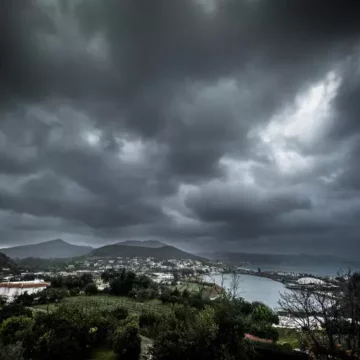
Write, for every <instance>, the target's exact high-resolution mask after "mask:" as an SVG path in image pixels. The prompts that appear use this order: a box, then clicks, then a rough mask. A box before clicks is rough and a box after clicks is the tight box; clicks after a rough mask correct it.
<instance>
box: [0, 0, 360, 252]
mask: <svg viewBox="0 0 360 360" xmlns="http://www.w3.org/2000/svg"><path fill="white" fill-rule="evenodd" d="M359 19H360V3H359V1H356V0H355V1H350V0H291V1H289V0H106V1H101V0H69V1H65V0H62V1H61V0H32V1H30V0H29V1H24V0H11V1H9V0H0V246H13V245H18V244H25V243H32V242H39V241H44V240H49V239H52V238H55V237H60V238H62V239H64V240H67V241H70V242H72V243H78V244H85V243H87V244H90V245H94V246H96V245H97V246H98V245H101V244H107V243H114V242H117V241H120V240H126V239H157V240H164V241H165V242H168V243H170V244H175V245H179V246H180V247H182V248H184V249H187V250H195V251H199V250H202V251H209V250H211V249H215V250H234V251H248V252H270V253H316V254H333V255H339V256H340V255H341V256H344V257H356V256H357V254H358V251H359V250H360V221H359V220H360V166H359V165H360V77H359V74H360V21H359Z"/></svg>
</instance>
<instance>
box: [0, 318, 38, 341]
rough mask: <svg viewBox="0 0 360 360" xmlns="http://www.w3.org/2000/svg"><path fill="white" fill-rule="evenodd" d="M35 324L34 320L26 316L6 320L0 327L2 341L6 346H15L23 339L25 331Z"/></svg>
mask: <svg viewBox="0 0 360 360" xmlns="http://www.w3.org/2000/svg"><path fill="white" fill-rule="evenodd" d="M32 324H33V319H31V318H29V317H25V316H13V317H11V318H8V319H7V320H5V321H4V322H3V323H2V324H1V327H0V340H1V342H2V343H3V344H4V345H9V344H15V343H16V342H18V341H21V340H22V339H23V334H24V331H26V330H28V329H29V328H30V327H31V326H32Z"/></svg>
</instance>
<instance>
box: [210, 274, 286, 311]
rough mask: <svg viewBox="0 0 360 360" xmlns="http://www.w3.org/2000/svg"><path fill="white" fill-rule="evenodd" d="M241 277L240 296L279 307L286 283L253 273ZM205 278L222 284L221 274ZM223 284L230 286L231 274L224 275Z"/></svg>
mask: <svg viewBox="0 0 360 360" xmlns="http://www.w3.org/2000/svg"><path fill="white" fill-rule="evenodd" d="M240 279H241V280H240V286H239V288H240V289H239V292H238V293H239V296H240V297H243V298H244V299H245V300H247V301H250V302H251V301H261V302H263V303H264V304H266V305H268V306H270V307H271V308H273V309H276V308H278V307H279V305H278V301H279V298H280V296H279V293H283V292H285V290H286V288H285V286H284V284H282V283H279V282H277V281H273V280H270V279H266V278H262V277H258V276H252V275H240ZM204 280H205V281H208V282H215V283H216V284H218V285H221V284H222V277H221V275H215V276H212V277H211V278H210V277H207V276H206V277H205V279H204ZM223 286H224V287H225V288H229V286H230V275H224V283H223Z"/></svg>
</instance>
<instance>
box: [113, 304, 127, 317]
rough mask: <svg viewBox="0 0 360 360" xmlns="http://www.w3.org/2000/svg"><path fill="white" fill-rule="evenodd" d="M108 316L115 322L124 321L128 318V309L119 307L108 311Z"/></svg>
mask: <svg viewBox="0 0 360 360" xmlns="http://www.w3.org/2000/svg"><path fill="white" fill-rule="evenodd" d="M110 316H111V317H113V318H114V319H116V320H124V319H126V318H127V317H128V316H129V311H128V309H126V308H124V307H121V306H119V307H117V308H116V309H114V310H111V311H110Z"/></svg>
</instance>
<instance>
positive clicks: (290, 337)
mask: <svg viewBox="0 0 360 360" xmlns="http://www.w3.org/2000/svg"><path fill="white" fill-rule="evenodd" d="M277 331H278V333H279V341H278V344H285V343H288V344H290V345H291V346H292V347H293V349H295V348H298V347H299V345H300V344H299V336H298V335H299V334H298V331H297V330H295V329H286V328H277Z"/></svg>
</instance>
